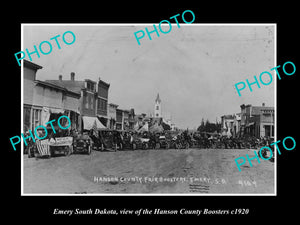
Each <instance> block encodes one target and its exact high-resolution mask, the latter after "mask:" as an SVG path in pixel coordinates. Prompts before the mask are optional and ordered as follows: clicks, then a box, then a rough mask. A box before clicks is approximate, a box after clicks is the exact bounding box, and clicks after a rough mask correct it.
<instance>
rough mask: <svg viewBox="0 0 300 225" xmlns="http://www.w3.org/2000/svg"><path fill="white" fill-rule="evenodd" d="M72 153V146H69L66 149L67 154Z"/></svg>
mask: <svg viewBox="0 0 300 225" xmlns="http://www.w3.org/2000/svg"><path fill="white" fill-rule="evenodd" d="M70 155H71V146H67V147H66V150H65V156H70Z"/></svg>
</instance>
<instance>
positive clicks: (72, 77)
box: [71, 72, 75, 81]
mask: <svg viewBox="0 0 300 225" xmlns="http://www.w3.org/2000/svg"><path fill="white" fill-rule="evenodd" d="M71 80H73V81H74V80H75V73H74V72H71Z"/></svg>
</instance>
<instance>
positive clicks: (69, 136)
mask: <svg viewBox="0 0 300 225" xmlns="http://www.w3.org/2000/svg"><path fill="white" fill-rule="evenodd" d="M51 131H52V129H51V128H49V131H48V134H49V135H48V136H49V139H47V141H45V142H46V143H42V142H43V141H41V142H35V143H33V142H32V141H31V142H30V143H29V144H28V146H26V147H25V148H24V149H25V151H27V153H28V157H33V156H36V155H41V152H43V151H42V150H43V148H44V150H45V149H47V151H48V156H49V157H51V156H53V155H55V154H63V155H70V154H74V153H86V154H91V151H92V150H97V151H121V150H137V149H143V150H146V149H169V148H172V149H188V148H198V149H209V148H212V149H244V148H247V149H258V148H260V147H262V146H266V145H268V143H271V142H270V141H271V140H270V139H266V138H260V139H257V138H255V137H250V136H248V137H239V138H233V137H227V136H222V135H220V134H218V133H207V132H201V133H200V132H194V133H189V132H188V131H181V132H180V131H176V132H174V131H165V132H161V133H150V132H144V133H142V134H140V133H137V132H134V131H118V130H110V129H104V130H97V131H95V130H90V131H87V132H84V133H83V134H77V133H76V132H74V131H68V130H67V131H62V130H60V131H59V130H58V131H57V132H56V133H53V132H51ZM96 132H97V133H96ZM45 146H46V147H45ZM47 151H46V152H47ZM44 152H45V151H44Z"/></svg>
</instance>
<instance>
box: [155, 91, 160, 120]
mask: <svg viewBox="0 0 300 225" xmlns="http://www.w3.org/2000/svg"><path fill="white" fill-rule="evenodd" d="M154 117H155V118H160V117H162V114H161V100H160V97H159V93H158V94H157V97H156V99H155V104H154Z"/></svg>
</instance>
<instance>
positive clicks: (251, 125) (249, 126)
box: [246, 122, 254, 127]
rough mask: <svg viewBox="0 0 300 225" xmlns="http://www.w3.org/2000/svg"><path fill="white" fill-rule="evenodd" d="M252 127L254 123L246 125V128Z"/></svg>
mask: <svg viewBox="0 0 300 225" xmlns="http://www.w3.org/2000/svg"><path fill="white" fill-rule="evenodd" d="M253 125H254V122H251V123H248V124H247V125H246V127H250V126H253Z"/></svg>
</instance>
